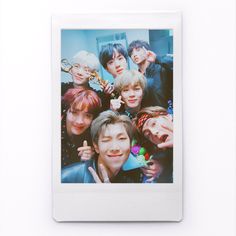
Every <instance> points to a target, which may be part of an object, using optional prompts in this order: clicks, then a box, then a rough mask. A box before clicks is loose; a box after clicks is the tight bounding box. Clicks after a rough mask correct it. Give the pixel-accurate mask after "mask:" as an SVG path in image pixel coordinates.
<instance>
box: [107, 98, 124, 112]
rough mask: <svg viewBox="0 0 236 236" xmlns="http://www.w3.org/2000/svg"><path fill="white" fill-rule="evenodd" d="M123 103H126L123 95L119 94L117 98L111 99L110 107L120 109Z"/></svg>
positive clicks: (114, 109)
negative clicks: (122, 98) (122, 97)
mask: <svg viewBox="0 0 236 236" xmlns="http://www.w3.org/2000/svg"><path fill="white" fill-rule="evenodd" d="M121 104H124V102H123V101H122V100H121V96H119V97H118V98H117V99H111V100H110V109H111V110H113V111H116V110H119V109H120V107H121Z"/></svg>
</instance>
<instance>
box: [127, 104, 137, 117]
mask: <svg viewBox="0 0 236 236" xmlns="http://www.w3.org/2000/svg"><path fill="white" fill-rule="evenodd" d="M140 108H141V105H138V106H137V107H134V108H130V107H126V108H125V110H126V111H127V112H129V113H130V114H131V115H134V114H136V113H138V112H139V111H140Z"/></svg>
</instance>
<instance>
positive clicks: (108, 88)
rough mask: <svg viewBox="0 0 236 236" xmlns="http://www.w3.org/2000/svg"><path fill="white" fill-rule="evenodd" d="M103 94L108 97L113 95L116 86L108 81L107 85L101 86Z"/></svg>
mask: <svg viewBox="0 0 236 236" xmlns="http://www.w3.org/2000/svg"><path fill="white" fill-rule="evenodd" d="M101 88H102V90H103V92H104V93H105V94H107V95H110V94H112V92H113V91H114V86H113V85H111V84H110V83H109V82H108V81H106V84H104V86H101Z"/></svg>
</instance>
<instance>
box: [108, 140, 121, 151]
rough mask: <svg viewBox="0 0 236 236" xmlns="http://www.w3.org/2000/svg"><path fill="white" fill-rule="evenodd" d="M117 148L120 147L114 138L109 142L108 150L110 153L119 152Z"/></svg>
mask: <svg viewBox="0 0 236 236" xmlns="http://www.w3.org/2000/svg"><path fill="white" fill-rule="evenodd" d="M119 150H120V148H119V146H118V145H117V142H116V141H115V140H114V141H112V142H111V144H110V151H111V152H112V153H116V152H119Z"/></svg>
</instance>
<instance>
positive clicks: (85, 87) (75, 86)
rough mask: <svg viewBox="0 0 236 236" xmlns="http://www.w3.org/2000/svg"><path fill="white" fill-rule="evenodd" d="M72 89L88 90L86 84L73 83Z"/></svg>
mask: <svg viewBox="0 0 236 236" xmlns="http://www.w3.org/2000/svg"><path fill="white" fill-rule="evenodd" d="M74 88H84V89H88V84H75V83H74Z"/></svg>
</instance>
